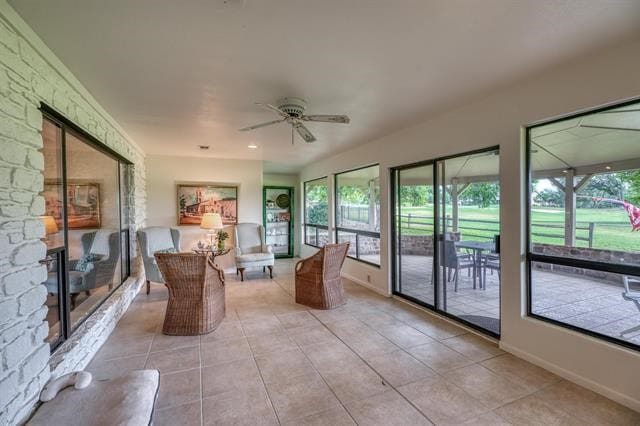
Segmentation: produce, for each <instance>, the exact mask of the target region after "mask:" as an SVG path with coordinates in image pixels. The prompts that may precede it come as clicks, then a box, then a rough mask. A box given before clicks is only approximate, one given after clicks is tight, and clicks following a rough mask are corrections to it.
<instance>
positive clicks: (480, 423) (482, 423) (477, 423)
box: [462, 411, 511, 426]
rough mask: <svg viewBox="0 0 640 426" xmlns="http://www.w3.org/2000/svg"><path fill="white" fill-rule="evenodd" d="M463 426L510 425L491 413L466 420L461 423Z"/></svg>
mask: <svg viewBox="0 0 640 426" xmlns="http://www.w3.org/2000/svg"><path fill="white" fill-rule="evenodd" d="M462 424H463V425H465V426H509V425H511V423H509V422H508V421H506V420H505V419H503V418H502V417H500V416H499V415H497V414H496V413H494V412H493V411H491V412H488V413H485V414H483V415H481V416H478V417H475V418H473V419H470V420H467V421H466V422H464V423H462Z"/></svg>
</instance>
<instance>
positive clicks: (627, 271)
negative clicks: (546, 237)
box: [524, 97, 640, 351]
mask: <svg viewBox="0 0 640 426" xmlns="http://www.w3.org/2000/svg"><path fill="white" fill-rule="evenodd" d="M638 102H640V97H639V98H632V99H628V100H625V101H621V102H612V103H608V104H606V105H603V106H600V107H595V108H590V109H584V110H580V111H578V112H575V113H570V114H566V115H562V116H559V117H556V118H553V119H550V120H542V121H538V122H535V123H532V124H529V125H526V126H524V130H525V146H524V147H525V182H524V185H525V188H524V194H525V197H526V198H525V231H526V232H525V244H526V246H525V268H526V270H525V274H526V314H527V317H530V318H534V319H536V320H539V321H543V322H546V323H549V324H553V325H555V326H558V327H562V328H565V329H568V330H571V331H574V332H577V333H580V334H584V335H587V336H589V337H593V338H595V339H599V340H603V341H606V342H608V343H612V344H615V345H618V346H623V347H626V348H629V349H633V350H635V351H640V345H636V344H634V343H631V342H628V341H625V340H621V339H616V338H614V337H612V336H608V335H606V334H601V333H598V332H595V331H593V330H589V329H587V328H582V327H578V326H576V325H573V324H569V323H566V322H562V321H560V320H556V319H553V318H548V317H545V316H543V315H540V314H536V313H534V312H533V285H534V284H533V276H532V272H533V268H532V264H533V263H546V264H551V265H559V266H569V267H575V268H582V269H590V270H594V271H601V272H609V273H614V274H620V275H636V276H640V266H633V265H625V264H620V263H608V262H599V261H592V260H586V259H581V258H571V257H561V256H550V255H545V254H538V253H533V252H532V250H531V245H532V242H533V241H532V238H531V223H532V221H531V208H532V203H531V195H532V191H531V184H532V182H533V168H532V165H531V161H532V155H531V149H532V141H531V131H532V130H533V129H535V128H538V127H541V126H546V125H549V124H554V123H558V122H561V121H565V120H570V119H573V118H579V117H583V116H586V115H591V114H596V113H599V112H603V111H608V110H611V109H616V108H621V107H625V106H627V105H632V104H637V103H638Z"/></svg>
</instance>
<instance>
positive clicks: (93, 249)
mask: <svg viewBox="0 0 640 426" xmlns="http://www.w3.org/2000/svg"><path fill="white" fill-rule="evenodd" d="M80 242H81V244H82V256H81V258H80V259H72V260H70V261H69V294H70V295H71V309H75V307H76V299H77V298H78V295H79V294H80V293H82V292H84V293H86V294H87V296H89V295H90V294H91V290H93V289H96V288H98V287H102V286H105V285H106V286H108V287H109V290H111V288H112V287H113V277H114V275H115V272H116V267H117V266H118V262H119V261H120V239H119V236H118V232H117V231H112V230H101V231H93V232H86V233H84V234H82V236H81V237H80ZM55 268H56V266H54V267H52V268H51V269H50V270H49V273H48V276H47V280H46V281H45V282H44V285H45V286H46V287H47V291H48V292H49V294H58V278H57V274H58V273H57V271H56V269H55Z"/></svg>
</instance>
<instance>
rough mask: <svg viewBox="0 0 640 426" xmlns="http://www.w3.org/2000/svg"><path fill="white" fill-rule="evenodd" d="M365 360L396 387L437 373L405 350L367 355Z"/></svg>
mask: <svg viewBox="0 0 640 426" xmlns="http://www.w3.org/2000/svg"><path fill="white" fill-rule="evenodd" d="M365 360H366V362H367V363H368V364H369V365H370V366H371V368H373V369H374V370H375V371H377V372H378V374H380V375H381V376H382V378H383V379H384V380H386V381H387V382H388V383H390V384H391V386H395V387H397V386H402V385H406V384H407V383H411V382H415V381H417V380H420V379H423V378H425V377H432V376H435V375H436V372H435V371H433V370H432V369H430V368H429V367H427V366H426V365H424V364H423V363H421V362H420V361H418V360H416V359H415V358H414V357H412V356H411V355H409V354H408V353H406V352H405V351H403V350H398V351H395V352H389V353H384V354H379V355H376V356H373V357H367V358H366V359H365Z"/></svg>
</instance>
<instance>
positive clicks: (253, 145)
mask: <svg viewBox="0 0 640 426" xmlns="http://www.w3.org/2000/svg"><path fill="white" fill-rule="evenodd" d="M248 147H249V148H251V149H256V148H257V147H258V145H256V144H255V143H250V144H249V145H248Z"/></svg>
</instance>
